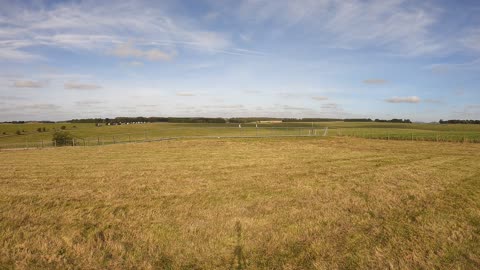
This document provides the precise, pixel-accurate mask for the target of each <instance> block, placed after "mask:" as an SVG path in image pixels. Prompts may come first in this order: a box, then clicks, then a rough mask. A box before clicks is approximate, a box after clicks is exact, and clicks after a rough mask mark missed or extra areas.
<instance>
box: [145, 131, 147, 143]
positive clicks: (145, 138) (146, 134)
mask: <svg viewBox="0 0 480 270" xmlns="http://www.w3.org/2000/svg"><path fill="white" fill-rule="evenodd" d="M145 141H147V131H146V130H145Z"/></svg>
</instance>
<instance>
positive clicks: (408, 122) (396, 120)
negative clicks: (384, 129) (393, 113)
mask: <svg viewBox="0 0 480 270" xmlns="http://www.w3.org/2000/svg"><path fill="white" fill-rule="evenodd" d="M375 122H380V123H407V124H410V123H412V121H410V119H392V120H382V119H375Z"/></svg>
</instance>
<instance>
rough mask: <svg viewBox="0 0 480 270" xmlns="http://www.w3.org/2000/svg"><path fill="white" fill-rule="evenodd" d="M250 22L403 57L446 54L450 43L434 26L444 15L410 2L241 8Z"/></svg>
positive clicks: (338, 0) (313, 0) (335, 0)
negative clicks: (314, 34)
mask: <svg viewBox="0 0 480 270" xmlns="http://www.w3.org/2000/svg"><path fill="white" fill-rule="evenodd" d="M237 13H238V15H239V16H240V17H241V18H242V19H243V20H244V21H246V22H257V23H265V22H270V23H273V25H274V26H276V29H275V31H276V32H277V33H282V32H283V29H282V28H284V29H285V28H289V27H294V26H295V25H297V24H298V25H300V26H299V27H301V29H302V32H307V31H308V32H309V33H317V34H320V37H323V40H322V43H325V44H327V46H329V47H334V48H343V49H362V48H365V47H376V48H386V49H387V50H389V51H392V52H396V53H400V54H402V55H411V56H415V55H421V54H430V53H440V52H441V53H444V52H445V50H446V47H447V45H448V44H447V43H448V42H447V41H446V39H445V38H444V37H441V38H442V39H440V37H436V36H435V35H434V33H433V31H432V29H431V28H432V26H433V25H434V24H435V23H436V22H437V21H439V17H440V15H441V12H440V10H439V9H438V8H437V7H433V6H428V5H427V4H426V3H421V4H417V5H415V6H412V5H411V4H410V3H409V2H408V1H406V0H371V1H345V0H297V1H290V0H277V1H268V0H249V1H244V2H242V4H241V5H240V8H239V9H238V12H237Z"/></svg>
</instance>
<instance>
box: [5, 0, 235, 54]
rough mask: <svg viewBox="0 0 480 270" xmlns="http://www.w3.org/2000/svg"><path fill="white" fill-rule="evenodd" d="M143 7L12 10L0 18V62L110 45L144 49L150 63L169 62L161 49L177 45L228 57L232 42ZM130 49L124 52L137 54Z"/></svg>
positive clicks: (129, 4) (92, 4) (126, 4)
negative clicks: (40, 50)
mask: <svg viewBox="0 0 480 270" xmlns="http://www.w3.org/2000/svg"><path fill="white" fill-rule="evenodd" d="M149 5H150V4H149V3H145V2H142V1H124V2H122V3H116V4H111V3H106V2H105V3H103V2H101V3H99V2H93V1H92V2H89V1H85V2H78V3H63V4H56V5H53V8H50V9H49V8H47V7H43V8H36V9H33V8H24V7H21V6H20V5H18V6H16V7H15V8H12V9H11V10H10V12H5V13H3V14H0V21H1V22H3V23H2V24H3V26H2V28H1V29H0V59H8V60H17V61H19V60H34V59H41V58H42V56H40V55H35V54H32V53H29V52H28V49H29V48H34V47H38V46H49V47H55V48H63V49H67V50H73V51H78V50H91V51H96V52H98V53H104V52H106V53H108V52H110V51H111V48H112V47H115V45H118V44H121V43H126V42H128V41H129V40H134V41H135V43H136V44H137V45H142V46H150V47H151V48H149V50H146V51H143V52H142V53H141V55H142V57H143V58H147V59H150V60H161V59H166V58H171V55H170V56H169V54H166V53H165V52H164V50H163V49H164V48H170V50H172V51H174V50H175V48H176V47H178V46H182V47H185V48H194V49H196V50H201V51H210V52H223V51H225V52H229V48H230V47H231V44H232V43H231V41H230V38H229V37H228V35H225V34H223V33H220V32H212V31H206V30H204V29H199V25H195V24H193V23H192V22H191V21H190V19H187V18H183V17H179V16H176V17H174V16H170V15H168V14H167V8H163V7H164V6H166V5H162V6H161V7H162V8H158V5H157V6H155V7H153V6H149ZM12 6H13V4H12ZM40 6H41V5H40ZM155 47H157V48H155ZM160 47H161V48H160ZM124 49H125V48H124ZM132 50H135V49H134V48H132ZM132 50H131V51H130V53H132V52H133V54H136V55H138V54H139V52H138V51H137V52H134V51H132ZM136 50H139V49H136ZM120 54H121V53H120Z"/></svg>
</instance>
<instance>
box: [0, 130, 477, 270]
mask: <svg viewBox="0 0 480 270" xmlns="http://www.w3.org/2000/svg"><path fill="white" fill-rule="evenodd" d="M79 128H80V127H79ZM0 159H1V161H2V162H1V163H0V269H2V268H6V269H10V268H16V269H44V268H54V269H55V268H56V269H129V268H143V269H386V268H389V269H478V268H480V245H479V243H480V162H479V161H480V145H479V144H458V143H436V142H421V141H413V142H412V141H384V140H366V139H360V138H351V137H348V138H346V137H340V138H338V137H337V138H331V137H322V138H319V137H304V138H249V139H188V140H171V141H162V142H149V143H137V144H116V145H106V146H99V147H76V148H74V147H62V148H47V149H41V150H17V151H2V152H0Z"/></svg>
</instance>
